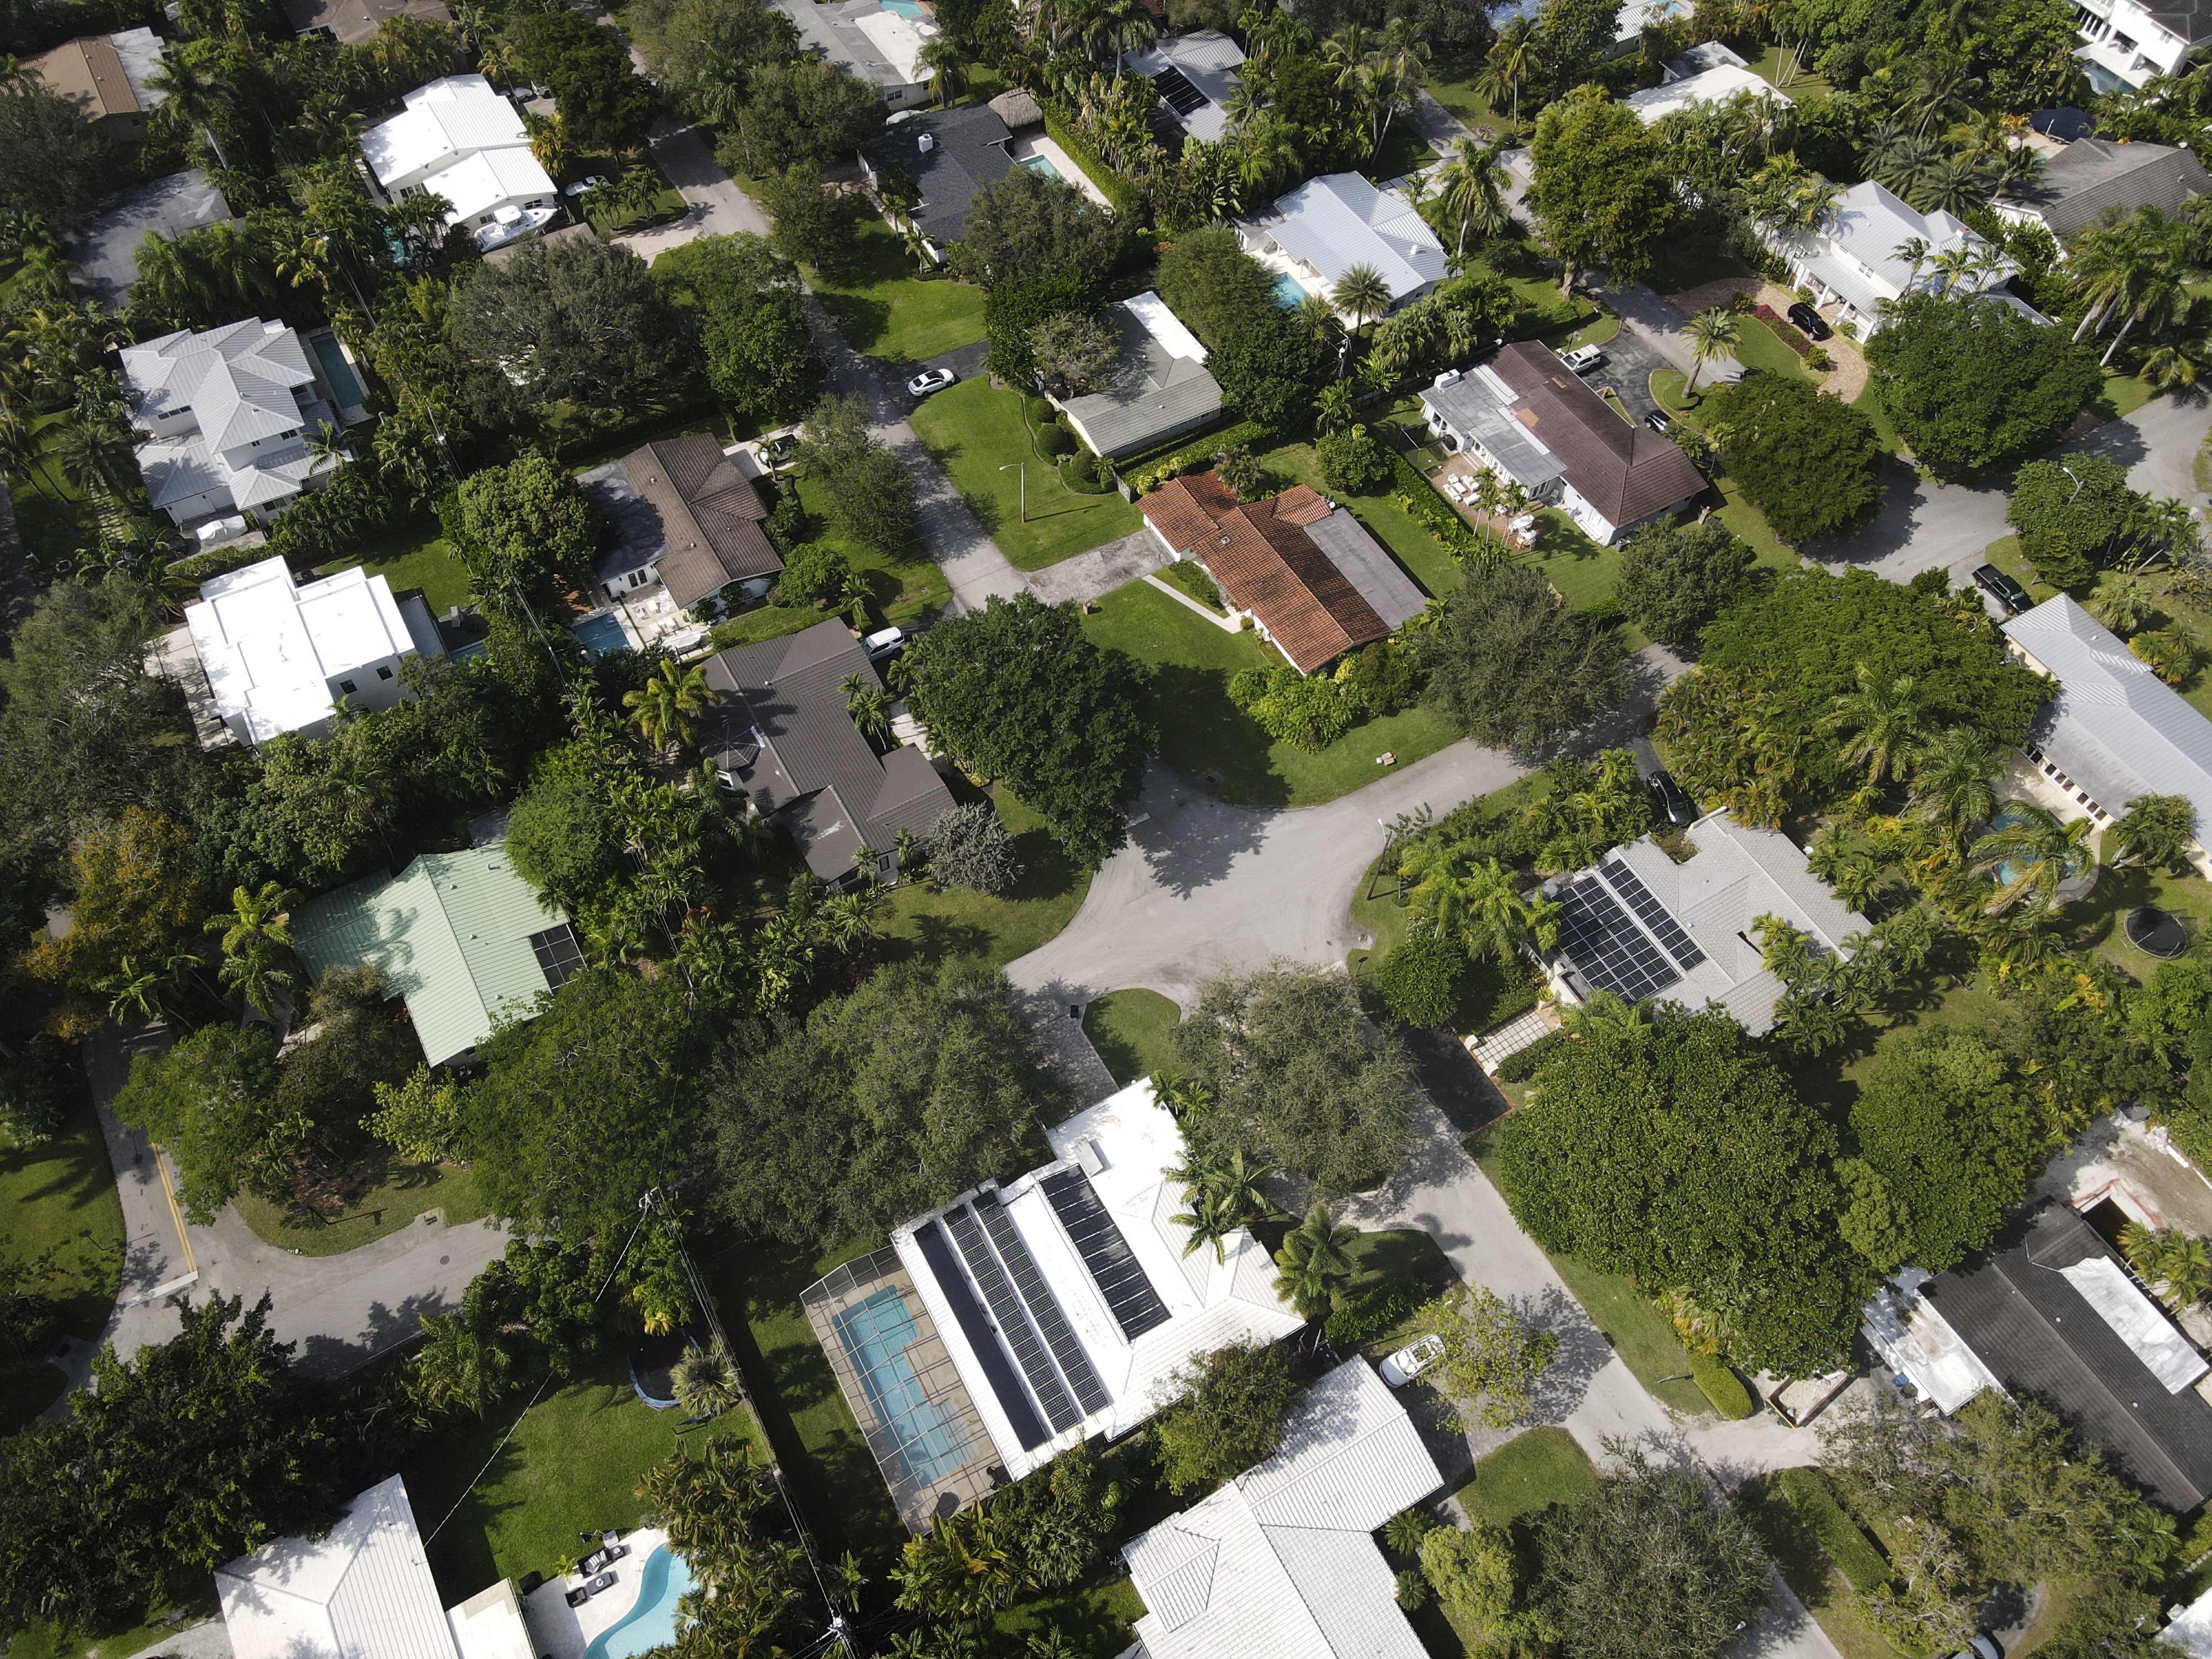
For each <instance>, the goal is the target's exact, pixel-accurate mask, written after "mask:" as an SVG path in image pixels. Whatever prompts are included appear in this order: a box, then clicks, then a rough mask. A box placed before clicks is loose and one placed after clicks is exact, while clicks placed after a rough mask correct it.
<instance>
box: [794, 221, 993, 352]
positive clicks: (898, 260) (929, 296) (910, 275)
mask: <svg viewBox="0 0 2212 1659" xmlns="http://www.w3.org/2000/svg"><path fill="white" fill-rule="evenodd" d="M806 280H807V283H809V285H810V286H811V287H812V289H814V291H815V293H816V294H817V295H820V296H821V300H822V303H823V306H824V307H826V308H827V309H828V311H829V314H830V315H831V316H833V317H835V318H836V319H837V327H838V330H839V331H841V332H842V334H843V335H844V337H846V339H848V341H850V342H851V343H852V344H853V347H854V349H855V350H858V351H864V352H866V353H867V355H868V356H871V357H880V358H882V359H883V360H884V362H893V363H918V362H923V361H925V360H927V359H928V358H931V357H934V356H937V355H938V354H939V353H940V352H945V351H951V350H955V349H957V348H959V347H961V346H964V345H973V344H975V342H976V341H978V340H980V339H981V338H982V337H983V290H982V289H980V288H975V287H972V286H970V285H969V284H968V283H956V282H954V281H952V280H951V278H950V277H945V276H937V277H931V278H928V279H927V280H925V279H924V278H922V277H921V276H920V275H918V274H917V271H916V268H915V262H914V261H913V260H911V259H909V258H907V256H906V250H905V248H904V247H903V246H902V245H901V242H900V239H899V236H898V234H897V233H896V232H895V231H894V230H892V229H891V228H890V226H889V225H887V224H885V223H884V222H883V221H882V220H880V219H866V220H863V221H861V222H860V225H859V228H857V229H856V230H855V231H854V235H853V246H852V250H851V253H850V257H849V258H847V259H846V260H845V261H844V262H843V263H842V264H840V265H839V266H838V267H837V269H836V270H832V271H821V270H808V271H807V273H806Z"/></svg>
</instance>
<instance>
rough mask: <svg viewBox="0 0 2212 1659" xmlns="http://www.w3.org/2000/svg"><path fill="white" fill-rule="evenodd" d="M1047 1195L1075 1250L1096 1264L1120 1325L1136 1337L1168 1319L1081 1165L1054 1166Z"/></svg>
mask: <svg viewBox="0 0 2212 1659" xmlns="http://www.w3.org/2000/svg"><path fill="white" fill-rule="evenodd" d="M1042 1184H1043V1187H1044V1195H1045V1197H1046V1198H1048V1199H1049V1200H1051V1201H1052V1207H1053V1211H1054V1213H1055V1214H1056V1215H1058V1216H1059V1217H1060V1225H1062V1226H1063V1227H1065V1228H1066V1229H1067V1236H1068V1237H1069V1238H1070V1239H1072V1240H1073V1242H1074V1244H1075V1249H1076V1254H1078V1255H1080V1256H1081V1257H1082V1258H1083V1265H1084V1266H1085V1267H1088V1268H1090V1269H1091V1279H1092V1280H1093V1281H1094V1282H1096V1283H1097V1286H1098V1290H1099V1293H1100V1294H1101V1295H1102V1296H1103V1297H1105V1298H1106V1305H1107V1307H1108V1308H1109V1309H1111V1310H1113V1314H1114V1317H1115V1320H1116V1321H1118V1322H1120V1324H1121V1334H1122V1335H1124V1336H1126V1337H1127V1338H1128V1339H1129V1340H1131V1341H1132V1342H1134V1341H1135V1340H1137V1339H1138V1338H1139V1337H1140V1336H1142V1335H1143V1334H1145V1333H1146V1331H1149V1330H1153V1329H1156V1328H1158V1327H1160V1326H1162V1325H1164V1324H1166V1323H1167V1322H1168V1306H1167V1304H1166V1303H1164V1302H1163V1301H1161V1300H1160V1293H1159V1292H1158V1291H1156V1290H1154V1289H1153V1288H1152V1280H1151V1279H1148V1278H1146V1276H1145V1268H1144V1264H1143V1263H1142V1262H1140V1261H1138V1260H1137V1258H1136V1257H1135V1256H1134V1255H1132V1254H1131V1253H1130V1250H1129V1242H1128V1240H1127V1239H1125V1238H1123V1237H1121V1229H1120V1228H1119V1227H1117V1226H1115V1225H1114V1218H1113V1217H1111V1216H1109V1215H1108V1214H1107V1213H1106V1206H1104V1205H1103V1204H1101V1203H1100V1202H1099V1201H1098V1194H1097V1191H1096V1189H1094V1188H1092V1186H1091V1182H1090V1181H1089V1180H1088V1179H1087V1178H1086V1177H1085V1176H1084V1173H1083V1171H1082V1170H1054V1172H1053V1173H1052V1174H1050V1175H1048V1176H1046V1177H1045V1178H1044V1181H1043V1183H1042Z"/></svg>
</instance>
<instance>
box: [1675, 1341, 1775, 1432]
mask: <svg viewBox="0 0 2212 1659" xmlns="http://www.w3.org/2000/svg"><path fill="white" fill-rule="evenodd" d="M1690 1378H1691V1380H1692V1382H1694V1383H1696V1384H1697V1385H1698V1388H1699V1390H1700V1391H1701V1392H1702V1393H1703V1394H1704V1395H1705V1398H1706V1399H1707V1400H1709V1401H1711V1402H1712V1407H1713V1409H1714V1410H1715V1411H1717V1412H1718V1413H1720V1414H1721V1416H1722V1418H1723V1419H1725V1420H1726V1421H1728V1422H1730V1423H1741V1421H1743V1419H1745V1418H1747V1417H1749V1416H1750V1415H1751V1414H1752V1413H1753V1412H1755V1411H1757V1410H1758V1409H1759V1407H1757V1406H1756V1405H1754V1404H1753V1402H1752V1398H1751V1390H1750V1389H1747V1388H1745V1387H1744V1386H1743V1379H1742V1378H1741V1377H1740V1376H1737V1375H1736V1374H1735V1371H1734V1370H1731V1369H1730V1368H1729V1364H1728V1362H1727V1361H1726V1360H1724V1359H1717V1358H1714V1357H1713V1356H1712V1355H1711V1354H1709V1353H1693V1354H1692V1355H1691V1356H1690Z"/></svg>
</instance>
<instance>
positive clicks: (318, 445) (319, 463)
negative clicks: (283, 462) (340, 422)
mask: <svg viewBox="0 0 2212 1659" xmlns="http://www.w3.org/2000/svg"><path fill="white" fill-rule="evenodd" d="M345 459H348V457H347V454H346V444H345V434H344V433H343V432H341V431H340V430H339V429H338V428H337V427H335V426H333V425H331V423H330V422H328V421H323V422H319V423H318V424H317V426H316V428H315V430H314V434H313V436H311V437H309V438H308V439H307V472H308V476H310V477H313V475H314V474H315V473H318V472H319V471H322V470H323V468H325V466H336V465H338V464H339V463H340V462H341V461H343V460H345Z"/></svg>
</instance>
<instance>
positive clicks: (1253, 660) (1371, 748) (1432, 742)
mask: <svg viewBox="0 0 2212 1659" xmlns="http://www.w3.org/2000/svg"><path fill="white" fill-rule="evenodd" d="M1083 628H1084V631H1085V633H1086V634H1088V635H1090V636H1091V639H1092V640H1093V641H1095V642H1096V643H1097V644H1099V645H1109V646H1114V647H1117V648H1119V649H1121V650H1123V651H1126V652H1127V653H1129V654H1130V655H1131V656H1133V657H1134V658H1136V659H1137V660H1138V661H1139V662H1140V663H1142V664H1144V665H1145V666H1146V668H1147V669H1149V670H1150V673H1149V674H1148V676H1147V677H1146V706H1147V710H1148V713H1149V714H1150V715H1151V717H1152V721H1153V723H1154V724H1155V725H1156V726H1158V728H1159V734H1160V750H1159V753H1160V758H1161V759H1162V760H1164V761H1165V762H1166V763H1168V764H1169V765H1170V766H1171V767H1173V768H1174V769H1176V771H1178V772H1180V773H1182V775H1184V776H1186V777H1195V776H1197V775H1199V774H1200V773H1201V772H1205V771H1208V770H1211V771H1213V772H1216V773H1218V774H1219V775H1220V776H1221V779H1222V783H1221V792H1220V793H1221V798H1222V799H1224V800H1228V801H1236V802H1239V803H1242V804H1245V805H1266V806H1311V805H1316V804H1317V803H1319V802H1322V801H1325V800H1334V799H1336V797H1338V796H1339V795H1341V794H1345V793H1348V792H1349V791H1351V790H1353V789H1357V788H1358V787H1361V786H1362V785H1364V784H1368V783H1371V782H1373V781H1375V780H1376V778H1377V777H1379V776H1381V775H1382V773H1383V768H1381V767H1379V766H1377V765H1376V763H1375V762H1376V756H1378V755H1383V754H1394V755H1395V756H1396V757H1397V764H1399V765H1401V766H1403V765H1406V764H1407V763H1410V762H1413V761H1416V760H1419V759H1420V758H1421V757H1423V756H1425V755H1431V754H1434V753H1435V752H1436V751H1437V750H1439V749H1441V748H1443V746H1444V745H1445V744H1449V743H1451V742H1454V741H1455V740H1456V739H1457V738H1458V737H1459V735H1460V734H1459V732H1456V731H1455V730H1454V729H1453V728H1452V727H1451V726H1449V724H1448V723H1446V721H1445V720H1443V717H1442V716H1441V715H1439V714H1436V713H1434V712H1433V711H1432V710H1431V709H1428V708H1409V709H1407V710H1406V711H1404V712H1403V713H1401V714H1392V715H1389V716H1388V717H1387V718H1385V719H1383V720H1368V721H1366V722H1364V724H1362V725H1359V726H1354V727H1352V730H1351V731H1350V732H1346V734H1345V735H1344V736H1343V737H1341V738H1338V739H1337V740H1336V741H1335V742H1334V743H1333V744H1329V746H1328V748H1326V749H1322V750H1305V749H1299V748H1297V747H1295V746H1293V745H1292V744H1287V743H1276V742H1273V740H1271V739H1270V738H1268V736H1267V733H1266V732H1262V731H1261V729H1260V728H1259V726H1257V725H1255V723H1254V722H1253V720H1252V718H1251V717H1250V716H1249V715H1248V714H1245V713H1244V711H1243V709H1241V708H1237V705H1236V704H1234V703H1232V702H1230V701H1229V679H1230V676H1231V675H1232V674H1234V673H1236V672H1237V671H1238V670H1239V669H1243V668H1252V667H1260V666H1264V665H1270V664H1273V663H1277V662H1279V661H1281V657H1280V655H1279V653H1277V652H1276V651H1275V649H1274V647H1272V646H1267V645H1264V644H1262V643H1261V641H1260V639H1259V637H1258V636H1257V635H1253V634H1231V633H1227V632H1225V631H1224V630H1223V629H1218V628H1216V627H1215V626H1214V625H1213V624H1212V623H1209V622H1207V621H1206V620H1205V619H1204V618H1203V617H1199V616H1196V615H1194V614H1193V613H1192V611H1190V610H1189V609H1188V607H1187V606H1185V605H1182V603H1181V602H1180V601H1178V600H1176V599H1170V598H1169V597H1168V596H1167V595H1166V594H1164V593H1163V592H1160V591H1159V590H1158V588H1156V587H1153V586H1151V585H1150V584H1149V583H1146V582H1142V581H1136V582H1131V583H1130V584H1129V585H1128V586H1126V587H1120V588H1116V589H1115V591H1114V592H1111V593H1109V594H1108V595H1106V597H1105V598H1104V599H1101V600H1099V601H1098V610H1097V612H1096V613H1095V614H1093V615H1090V616H1086V617H1084V619H1083Z"/></svg>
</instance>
